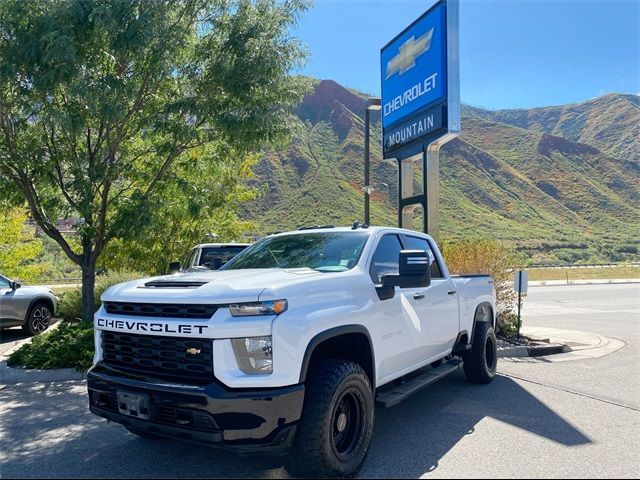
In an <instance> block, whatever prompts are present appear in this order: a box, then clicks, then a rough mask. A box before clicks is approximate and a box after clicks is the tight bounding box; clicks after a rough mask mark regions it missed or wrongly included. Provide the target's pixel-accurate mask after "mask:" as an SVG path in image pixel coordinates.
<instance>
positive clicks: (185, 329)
mask: <svg viewBox="0 0 640 480" xmlns="http://www.w3.org/2000/svg"><path fill="white" fill-rule="evenodd" d="M97 325H98V327H103V328H114V329H116V330H129V331H131V330H135V331H138V332H164V333H198V334H202V332H203V331H204V330H205V329H206V328H209V326H208V325H193V324H177V325H171V324H168V323H157V322H140V321H127V320H112V319H107V318H98V320H97Z"/></svg>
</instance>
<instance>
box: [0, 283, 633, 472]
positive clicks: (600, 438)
mask: <svg viewBox="0 0 640 480" xmlns="http://www.w3.org/2000/svg"><path fill="white" fill-rule="evenodd" d="M525 322H527V324H529V325H532V326H544V327H553V326H555V327H557V328H567V329H571V328H573V329H582V330H588V331H594V332H596V333H599V334H601V335H605V336H609V337H613V338H617V339H619V340H622V341H624V342H625V343H626V346H625V347H624V348H622V349H621V350H619V351H617V352H615V353H613V354H611V355H608V356H606V357H602V358H597V359H590V360H581V361H569V362H561V363H551V362H546V361H545V360H544V359H543V360H531V359H524V360H520V361H509V360H501V362H500V364H499V373H500V375H499V376H498V378H496V380H495V381H494V382H493V383H492V384H491V385H488V386H477V385H473V384H470V383H467V382H466V381H465V380H464V378H463V376H462V375H460V374H456V375H453V376H450V377H449V378H446V379H444V380H442V381H441V382H439V383H438V384H436V385H434V386H433V387H430V388H429V389H427V390H425V391H423V392H421V393H419V394H417V395H415V396H414V397H412V398H410V399H408V400H407V401H405V402H403V403H402V404H400V405H399V406H397V407H394V408H391V409H381V408H378V409H377V410H376V427H375V433H374V440H373V443H372V447H371V451H370V453H369V456H368V459H367V461H366V463H365V465H364V468H363V470H362V471H361V474H360V476H362V477H379V478H382V477H386V478H398V477H410V478H417V477H464V478H468V477H492V478H495V477H501V478H502V477H610V478H612V477H617V478H619V477H623V478H631V477H634V478H636V477H638V475H639V474H640V433H639V432H640V376H639V375H638V369H639V368H640V341H639V340H640V336H639V334H640V284H629V285H585V286H569V287H537V288H532V289H530V294H529V298H528V299H527V303H526V307H525ZM0 475H1V476H2V477H4V478H9V477H21V478H26V477H58V478H62V477H65V478H76V477H127V478H129V477H136V478H138V477H139V478H151V477H154V478H168V477H182V478H185V477H198V478H199V477H202V478H205V477H206V478H211V477H251V478H254V477H262V478H282V477H286V476H287V475H286V472H285V471H284V469H282V468H278V467H277V465H274V464H273V463H272V462H270V461H268V460H264V459H258V458H253V457H239V456H236V455H234V454H230V453H227V452H223V451H218V450H213V449H209V448H205V447H200V446H194V445H190V444H184V443H180V442H175V441H170V440H166V441H148V440H143V439H139V438H137V437H135V436H133V435H131V434H129V433H127V432H126V431H125V430H124V429H123V428H122V427H120V426H118V425H114V424H107V423H106V421H105V420H102V419H99V418H97V417H94V416H92V415H91V414H89V412H88V409H87V398H86V391H85V385H84V383H83V382H61V383H49V384H36V383H23V384H17V385H2V386H0Z"/></svg>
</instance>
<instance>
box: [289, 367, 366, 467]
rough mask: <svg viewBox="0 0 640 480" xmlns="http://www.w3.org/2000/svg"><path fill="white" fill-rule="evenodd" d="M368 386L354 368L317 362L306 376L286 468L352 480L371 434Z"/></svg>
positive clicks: (360, 370)
mask: <svg viewBox="0 0 640 480" xmlns="http://www.w3.org/2000/svg"><path fill="white" fill-rule="evenodd" d="M373 415H374V402H373V392H372V390H371V383H370V382H369V378H368V377H367V374H366V373H365V372H364V370H363V369H362V368H361V367H360V366H359V365H357V364H355V363H352V362H346V361H340V360H325V361H322V362H319V363H318V364H317V365H315V367H314V368H313V369H312V371H311V372H310V375H309V377H308V379H307V383H306V393H305V399H304V408H303V410H302V418H301V419H300V423H299V424H298V430H297V432H296V437H295V439H294V441H293V446H292V448H291V451H290V452H289V455H288V457H287V463H286V467H287V470H289V472H290V473H292V474H293V475H295V476H299V477H325V478H326V477H352V476H354V475H355V474H356V473H357V472H358V470H360V467H361V466H362V463H363V462H364V459H365V457H366V456H367V452H368V451H369V444H370V443H371V436H372V434H373Z"/></svg>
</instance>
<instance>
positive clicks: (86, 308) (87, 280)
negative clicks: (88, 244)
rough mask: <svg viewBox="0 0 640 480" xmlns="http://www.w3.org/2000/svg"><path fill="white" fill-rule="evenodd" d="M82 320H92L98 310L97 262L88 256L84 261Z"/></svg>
mask: <svg viewBox="0 0 640 480" xmlns="http://www.w3.org/2000/svg"><path fill="white" fill-rule="evenodd" d="M81 267H82V320H84V321H88V322H90V321H92V320H93V314H94V313H95V311H96V308H95V299H94V296H93V295H94V289H95V286H96V264H95V262H92V261H91V260H90V259H87V258H86V257H85V258H84V259H83V262H82V265H81Z"/></svg>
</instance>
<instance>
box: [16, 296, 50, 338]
mask: <svg viewBox="0 0 640 480" xmlns="http://www.w3.org/2000/svg"><path fill="white" fill-rule="evenodd" d="M49 325H51V311H50V310H49V306H48V305H47V304H46V303H43V302H39V303H36V304H35V305H34V306H33V307H31V310H29V314H28V315H27V320H26V322H25V324H24V325H23V326H22V329H23V330H24V331H25V332H26V333H27V334H28V335H30V336H34V335H40V334H41V333H42V332H44V331H45V330H47V329H48V328H49Z"/></svg>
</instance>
